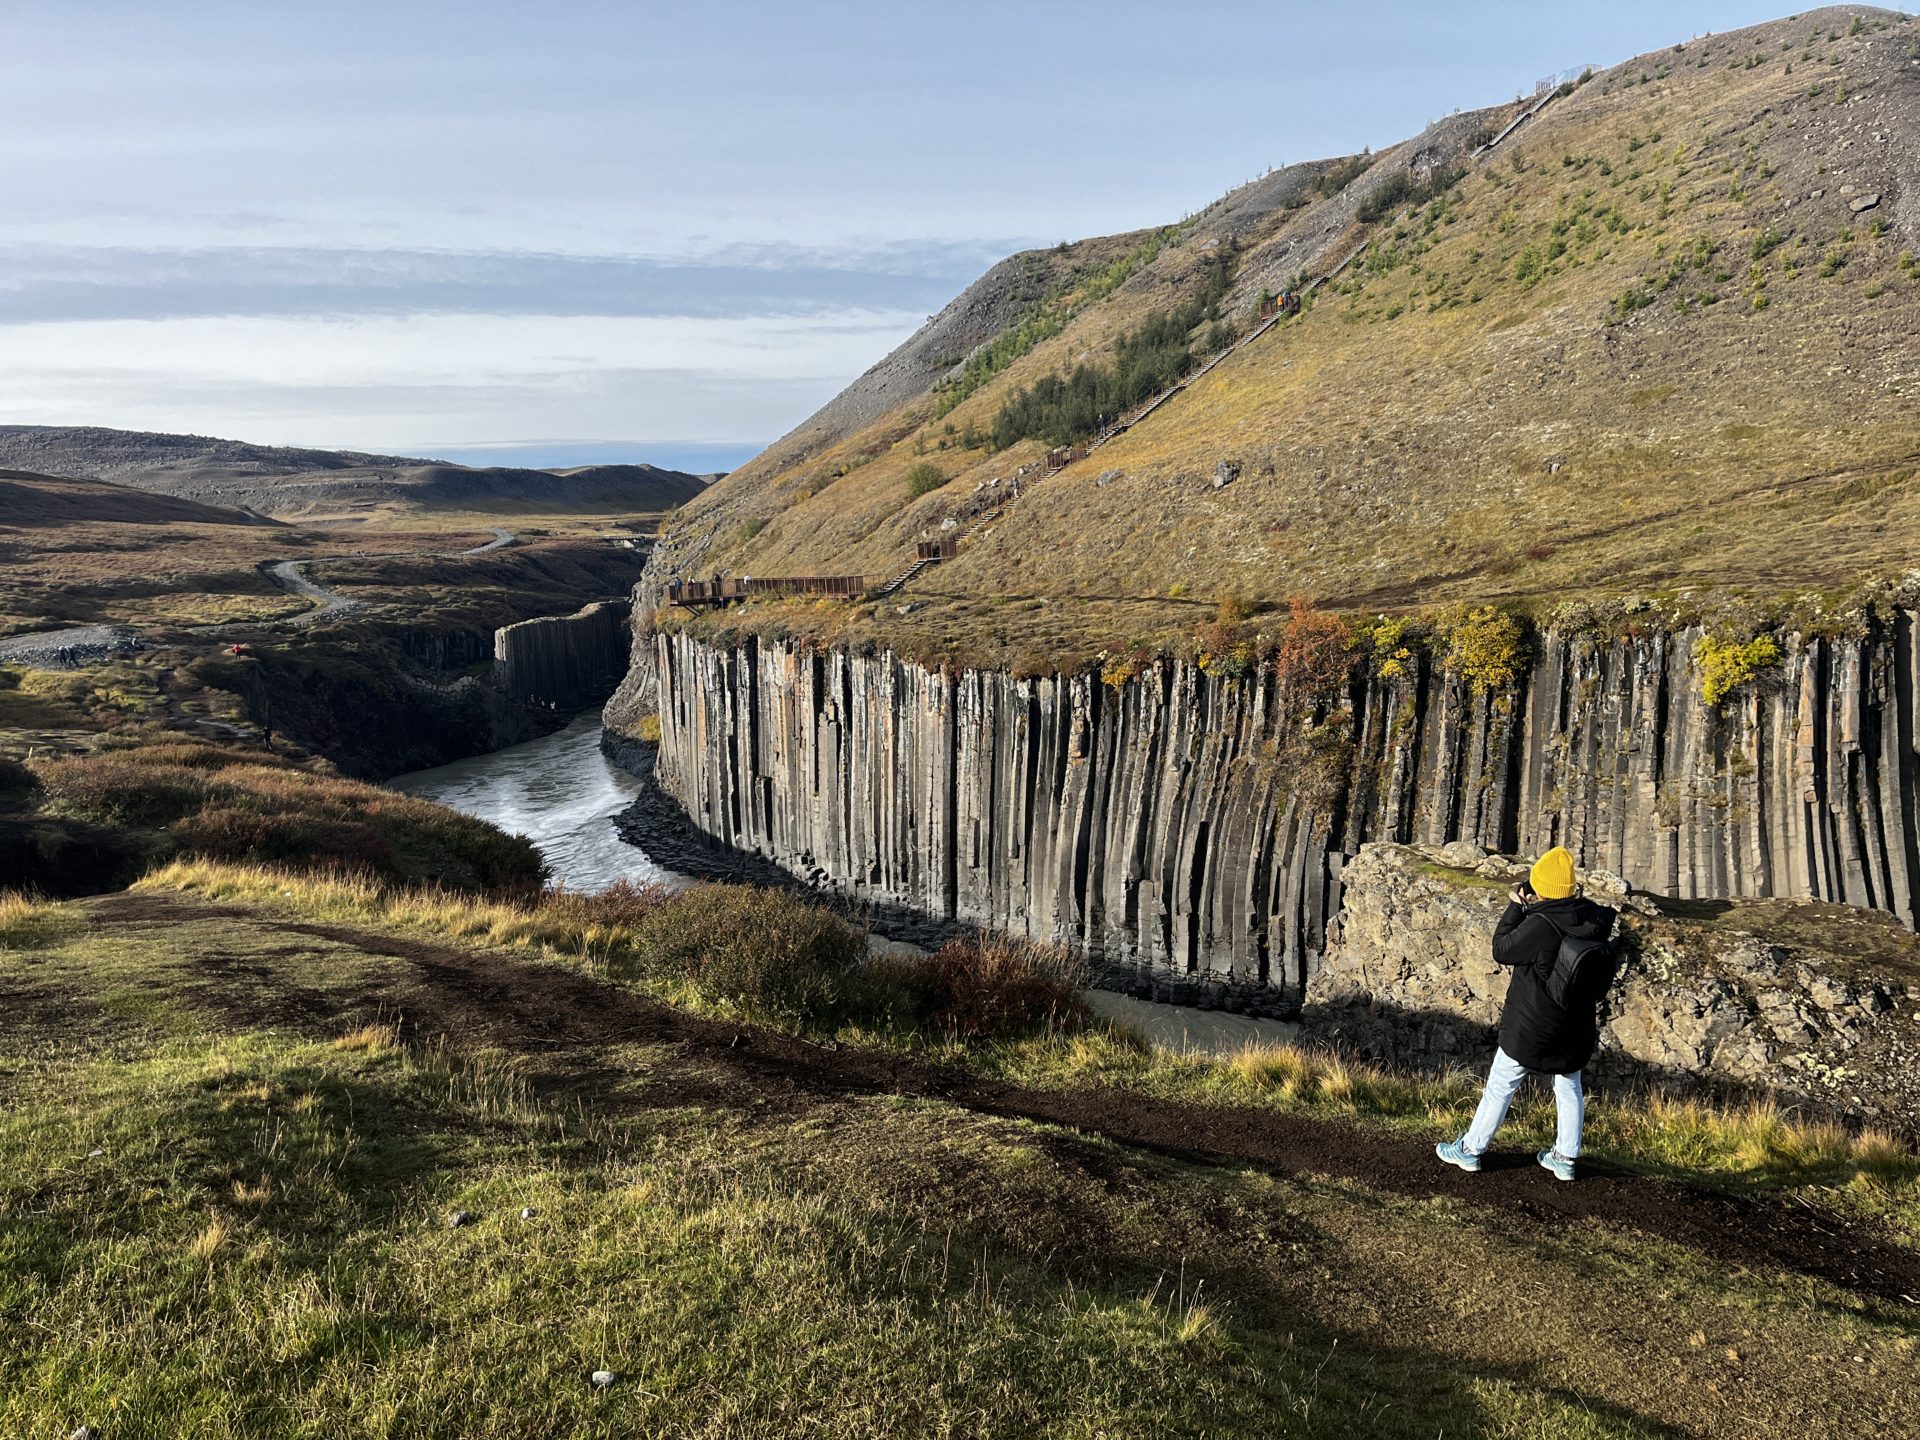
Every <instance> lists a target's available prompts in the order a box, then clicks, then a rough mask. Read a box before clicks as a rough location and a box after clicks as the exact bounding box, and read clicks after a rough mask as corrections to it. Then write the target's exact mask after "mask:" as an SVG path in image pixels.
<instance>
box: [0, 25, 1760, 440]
mask: <svg viewBox="0 0 1920 1440" xmlns="http://www.w3.org/2000/svg"><path fill="white" fill-rule="evenodd" d="M1781 13H1786V12H1784V11H1783V10H1782V9H1781V8H1780V6H1779V5H1778V3H1777V0H1775V3H1773V4H1738V3H1714V0H1703V3H1700V4H1695V5H1690V6H1675V5H1672V4H1654V3H1644V0H1616V3H1613V4H1609V5H1606V6H1594V7H1588V6H1579V7H1575V6H1560V5H1540V4H1519V3H1512V4H1463V5H1434V4H1412V3H1393V4H1373V5H1367V4H1353V5H1346V6H1326V5H1315V6H1307V5H1294V4H1272V3H1269V4H1223V3H1217V0H1186V3H1182V4H1178V5H1174V4H1167V3H1164V0H1162V3H1157V4H1136V3H1132V0H1118V3H1114V0H1108V3H1097V4H1096V3H1080V0H1074V3H1046V0H1029V3H1025V4H1010V3H998V0H993V3H985V4H975V5H970V6H942V7H934V6H926V5H914V4H907V3H893V4H878V3H845V4H804V3H798V4H794V3H790V4H785V5H762V4H745V3H726V0H713V3H707V4H700V5H694V4H678V3H646V4H640V3H628V4H600V3H569V0H548V3H545V4H538V5H536V4H529V3H526V0H516V3H512V4H503V3H496V0H466V3H461V4H448V3H436V0H426V3H422V0H407V3H396V0H385V3H380V4H366V3H360V0H332V3H328V4H324V5H321V4H296V3H273V4H263V3H259V0H254V3H247V4H238V3H199V0H144V3H122V0H59V3H51V4H48V3H40V0H8V3H7V4H6V5H5V6H4V7H3V8H0V94H5V95H6V97H7V100H8V110H9V112H10V114H12V115H13V117H14V123H13V124H12V125H11V126H9V127H7V128H6V130H5V131H4V132H0V195H4V196H5V197H6V200H5V204H4V205H0V423H17V424H98V425H115V426H121V427H125V428H130V429H155V430H179V431H194V432H198V433H207V434H219V435H229V436H234V437H237V438H241V439H248V440H256V441H261V442H267V443H285V444H310V445H329V446H340V447H345V448H354V449H366V450H381V451H389V452H400V453H411V454H423V453H428V454H437V455H448V456H452V457H454V458H461V457H468V458H484V457H486V456H488V455H490V454H493V453H501V454H508V455H511V456H512V458H514V459H516V460H518V461H520V462H522V463H553V464H558V463H576V462H577V461H578V460H581V459H587V458H592V459H599V458H630V459H652V460H655V461H656V462H658V463H666V464H671V463H677V462H678V463H686V464H689V465H692V466H694V467H695V468H701V469H711V468H725V467H726V466H727V465H730V464H733V463H737V461H738V460H740V459H742V458H744V457H745V456H746V455H748V454H751V453H752V452H753V451H754V450H755V449H757V448H758V447H759V445H761V444H763V443H764V442H766V441H767V440H770V439H772V438H773V437H775V436H776V435H778V434H780V433H782V432H784V431H785V430H787V429H788V428H790V427H791V426H792V425H794V424H796V423H798V422H799V421H800V420H802V419H804V418H805V416H806V415H807V414H808V413H810V412H811V411H812V410H813V409H814V408H815V407H816V406H818V405H819V404H821V403H823V402H824V401H825V400H827V399H829V398H830V397H831V396H832V395H833V394H834V393H835V392H836V391H838V390H839V389H840V388H841V387H842V386H843V385H844V384H846V383H847V381H849V380H850V379H852V378H853V377H854V376H855V375H857V374H859V373H860V372H861V371H862V370H864V369H865V368H866V367H867V366H868V365H870V364H871V363H873V362H874V361H875V360H877V359H879V358H880V356H881V355H882V354H884V353H885V352H886V351H887V350H888V349H890V348H891V347H892V346H893V345H894V344H896V343H898V342H899V341H900V340H901V339H903V338H904V337H905V336H906V335H907V334H909V333H911V331H912V330H913V329H914V328H915V327H916V326H917V325H919V324H920V323H921V322H922V321H923V320H924V319H925V318H926V316H927V315H929V314H931V313H932V312H934V311H936V310H938V309H939V308H940V307H941V306H942V305H944V304H945V303H946V302H947V300H949V299H950V298H952V296H953V295H954V293H955V292H957V291H958V290H960V289H961V288H962V287H964V286H965V285H966V284H967V283H968V282H969V281H971V280H972V279H973V278H974V277H975V276H977V275H978V274H979V272H980V271H981V270H983V269H985V268H986V266H987V265H989V264H991V263H992V262H993V261H994V260H995V259H997V258H999V256H1001V255H1002V254H1004V253H1006V252H1007V251H1009V250H1013V249H1018V248H1022V247H1025V246H1029V245H1041V244H1051V243H1053V242H1055V241H1057V240H1061V239H1067V238H1077V237H1080V236H1083V235H1091V234H1101V233H1108V232H1112V231H1118V230H1127V229H1134V228H1137V227H1140V226H1144V225H1151V224H1161V223H1165V222H1167V221H1169V220H1174V219H1178V218H1179V217H1180V216H1181V215H1183V214H1185V213H1187V212H1189V211H1191V210H1195V209H1198V208H1199V207H1200V206H1202V205H1204V204H1206V203H1207V202H1208V201H1209V200H1211V199H1213V198H1214V197H1216V196H1218V195H1219V194H1221V193H1222V192H1224V191H1226V190H1227V189H1229V188H1231V187H1232V186H1234V185H1237V184H1239V183H1241V182H1243V181H1245V180H1248V179H1251V178H1252V177H1254V176H1256V175H1258V174H1260V173H1262V172H1263V171H1265V170H1266V169H1267V168H1268V167H1270V166H1278V165H1282V164H1286V163H1289V162H1291V161H1296V160H1303V159H1311V158H1316V157H1319V156H1325V155H1334V154H1345V153H1349V152H1352V151H1356V150H1359V149H1360V148H1362V147H1363V146H1367V145H1372V146H1375V147H1379V146H1382V145H1387V144H1391V143H1393V142H1395V141H1398V140H1400V139H1403V138H1405V137H1406V136H1408V135H1410V134H1412V133H1414V132H1415V131H1417V130H1418V129H1419V128H1420V127H1421V126H1423V125H1424V124H1426V123H1427V122H1428V121H1430V120H1432V119H1434V118H1436V117H1438V116H1440V115H1443V114H1446V113H1448V112H1449V111H1452V110H1454V109H1460V108H1471V107H1474V106H1479V105H1486V104H1491V103H1494V102H1495V101H1498V100H1502V99H1510V98H1512V97H1513V96H1514V95H1515V94H1516V93H1518V92H1520V91H1522V90H1528V89H1531V87H1532V82H1533V80H1534V79H1535V78H1536V77H1538V76H1541V75H1545V74H1547V73H1549V72H1552V71H1556V70H1560V69H1563V68H1567V67H1571V66H1575V65H1579V64H1583V63H1594V64H1599V65H1609V64H1613V63H1615V62H1617V61H1620V60H1624V59H1626V58H1628V57H1629V56H1631V55H1633V54H1636V53H1639V52H1642V51H1646V50H1651V49H1655V48H1658V47H1661V46H1664V45H1669V44H1672V43H1673V42H1675V41H1677V40H1683V39H1686V38H1688V37H1689V36H1690V35H1692V34H1694V33H1698V32H1703V31H1709V30H1712V31H1719V30H1727V29H1733V28H1736V27H1738V26H1741V25H1747V24H1753V23H1756V22H1759V21H1762V20H1766V19H1771V18H1776V17H1777V16H1778V15H1779V14H1781ZM494 447H503V448H501V449H499V450H498V451H496V450H495V448H494Z"/></svg>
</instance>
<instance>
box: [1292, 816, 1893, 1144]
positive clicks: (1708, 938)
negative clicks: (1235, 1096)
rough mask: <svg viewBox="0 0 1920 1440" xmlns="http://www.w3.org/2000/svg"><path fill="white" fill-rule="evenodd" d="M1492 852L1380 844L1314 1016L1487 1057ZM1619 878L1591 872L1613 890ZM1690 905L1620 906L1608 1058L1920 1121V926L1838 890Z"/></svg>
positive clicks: (1411, 1051)
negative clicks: (1700, 911) (1917, 1059)
mask: <svg viewBox="0 0 1920 1440" xmlns="http://www.w3.org/2000/svg"><path fill="white" fill-rule="evenodd" d="M1483 865H1484V862H1483V863H1482V865H1479V866H1474V867H1473V868H1453V867H1449V866H1446V865H1444V864H1442V863H1440V862H1439V861H1437V860H1435V859H1432V858H1429V854H1423V853H1422V852H1420V851H1418V850H1415V849H1412V848H1410V847H1407V846H1402V845H1388V844H1370V845H1367V846H1364V847H1363V848H1362V849H1361V851H1360V853H1359V854H1358V855H1357V856H1355V857H1354V858H1353V859H1352V860H1350V861H1349V862H1348V863H1347V865H1346V866H1345V870H1344V878H1345V882H1346V883H1345V887H1344V899H1343V904H1342V909H1341V914H1340V918H1339V921H1338V923H1337V925H1335V926H1334V928H1333V930H1332V932H1331V933H1330V935H1329V938H1328V945H1327V951H1326V955H1325V958H1324V961H1323V963H1322V965H1321V967H1320V969H1319V970H1318V972H1317V973H1316V974H1315V975H1314V976H1313V978H1312V980H1311V981H1310V982H1309V983H1308V986H1307V994H1306V1006H1305V1011H1304V1015H1303V1020H1304V1022H1305V1024H1306V1026H1307V1033H1309V1034H1315V1033H1318V1034H1321V1035H1323V1036H1326V1037H1328V1038H1332V1039H1336V1040H1339V1041H1341V1042H1343V1043H1345V1044H1347V1045H1349V1046H1352V1047H1354V1048H1357V1049H1359V1050H1361V1051H1363V1052H1365V1053H1368V1054H1372V1055H1375V1056H1380V1057H1383V1058H1390V1059H1395V1060H1403V1061H1415V1062H1442V1063H1451V1062H1454V1061H1456V1060H1458V1059H1459V1058H1461V1057H1462V1056H1463V1055H1471V1056H1472V1057H1474V1058H1476V1059H1479V1058H1484V1057H1485V1056H1486V1055H1487V1054H1488V1053H1489V1052H1490V1050H1491V1047H1492V1045H1493V1036H1492V1032H1493V1027H1494V1026H1495V1024H1496V1023H1497V1022H1498V1020H1499V1016H1500V1006H1501V1002H1502V1001H1503V999H1504V998H1505V995H1506V985H1507V977H1506V976H1505V974H1504V973H1501V972H1500V971H1499V969H1498V967H1497V966H1495V965H1494V964H1493V959H1492V944H1491V942H1492V935H1493V927H1494V923H1495V921H1496V920H1497V919H1498V918H1499V915H1500V912H1501V910H1502V909H1503V908H1504V906H1505V904H1506V894H1505V890H1504V889H1503V888H1502V887H1500V886H1498V885H1497V884H1495V883H1492V882H1490V881H1489V880H1488V879H1487V878H1486V877H1485V876H1484V875H1483V874H1482V873H1481V870H1482V868H1483ZM1617 878H1618V877H1603V876H1599V875H1595V874H1593V873H1587V874H1585V875H1583V876H1581V880H1582V884H1583V886H1584V887H1585V888H1586V889H1588V890H1589V891H1590V892H1591V893H1592V894H1593V895H1594V898H1595V899H1597V900H1600V901H1601V902H1602V903H1614V902H1615V900H1616V899H1617V894H1615V893H1610V892H1609V889H1608V887H1610V886H1612V885H1613V884H1615V883H1617ZM1689 908H1690V907H1686V906H1675V905H1669V906H1668V907H1667V908H1666V909H1664V910H1663V909H1662V908H1661V907H1660V906H1659V905H1657V904H1655V905H1650V906H1649V907H1648V909H1649V910H1650V911H1651V912H1652V913H1650V914H1642V913H1640V912H1638V911H1636V910H1631V909H1630V910H1627V911H1624V912H1623V913H1622V917H1621V923H1620V929H1619V932H1618V934H1617V937H1616V944H1617V945H1618V947H1619V951H1620V954H1621V956H1622V960H1623V963H1622V968H1621V974H1620V978H1619V980H1618V981H1617V983H1616V984H1615V986H1614V988H1613V991H1612V993H1611V994H1610V995H1609V996H1608V1001H1607V1008H1606V1023H1605V1025H1604V1026H1603V1028H1602V1031H1601V1042H1600V1043H1601V1050H1600V1054H1599V1055H1598V1056H1597V1057H1596V1059H1595V1062H1594V1069H1595V1070H1596V1071H1597V1072H1598V1073H1600V1074H1602V1075H1610V1076H1613V1077H1616V1078H1624V1077H1635V1078H1658V1079H1662V1080H1696V1081H1705V1082H1710V1083H1715V1084H1718V1085H1721V1086H1725V1087H1737V1088H1741V1089H1754V1088H1759V1089H1769V1090H1781V1091H1788V1092H1793V1093H1796V1094H1800V1095H1807V1096H1812V1097H1815V1098H1818V1099H1819V1100H1821V1101H1823V1102H1825V1103H1828V1104H1831V1105H1833V1106H1835V1107H1837V1108H1839V1109H1842V1110H1847V1111H1851V1112H1854V1113H1856V1114H1860V1115H1863V1116H1873V1117H1876V1118H1880V1119H1884V1120H1893V1121H1897V1122H1899V1123H1901V1124H1903V1125H1908V1126H1912V1125H1914V1124H1916V1123H1920V1076H1916V1075H1915V1073H1914V1069H1913V1066H1912V1063H1911V1061H1912V1051H1913V1048H1914V1041H1915V1040H1920V1034H1916V1033H1915V1032H1916V1029H1917V1028H1920V1027H1917V1026H1916V1020H1920V1005H1916V1004H1915V991H1914V990H1913V988H1912V982H1913V980H1914V978H1915V977H1916V976H1920V938H1916V937H1914V936H1912V935H1909V934H1907V933H1906V932H1904V931H1903V930H1901V929H1899V928H1898V927H1896V926H1895V925H1893V924H1891V923H1879V924H1876V923H1875V922H1874V921H1873V920H1872V919H1871V918H1870V917H1864V916H1860V915H1858V914H1856V913H1854V912H1850V911H1847V910H1844V909H1841V908H1840V907H1834V906H1819V905H1800V906H1793V905H1784V906H1783V905H1780V904H1779V903H1778V902H1770V903H1769V902H1762V903H1754V904H1738V903H1730V904H1727V905H1725V906H1720V907H1713V908H1714V911H1715V913H1713V914H1711V915H1710V916H1703V917H1701V918H1689V917H1688V915H1687V914H1686V911H1687V910H1688V909H1689Z"/></svg>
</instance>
